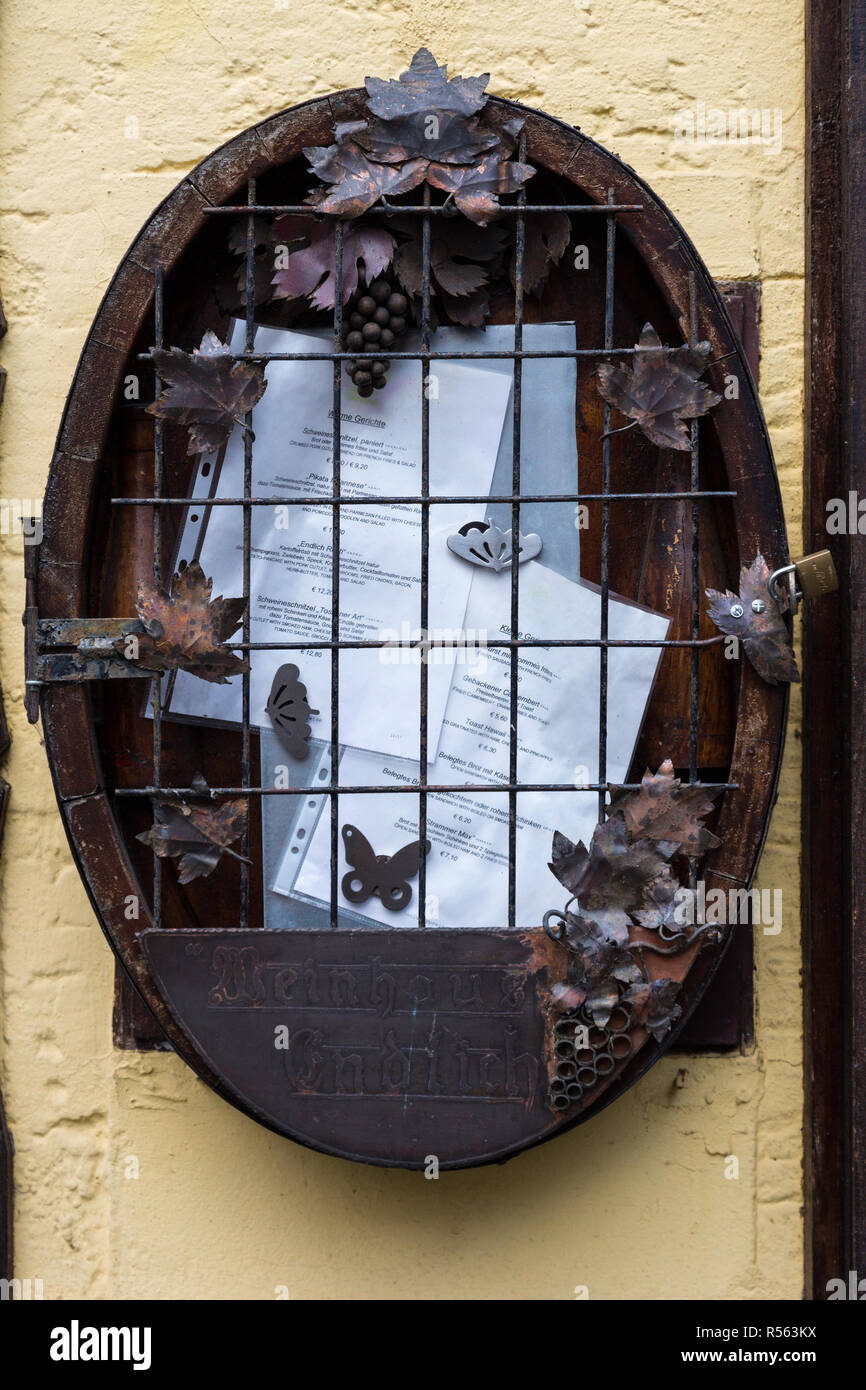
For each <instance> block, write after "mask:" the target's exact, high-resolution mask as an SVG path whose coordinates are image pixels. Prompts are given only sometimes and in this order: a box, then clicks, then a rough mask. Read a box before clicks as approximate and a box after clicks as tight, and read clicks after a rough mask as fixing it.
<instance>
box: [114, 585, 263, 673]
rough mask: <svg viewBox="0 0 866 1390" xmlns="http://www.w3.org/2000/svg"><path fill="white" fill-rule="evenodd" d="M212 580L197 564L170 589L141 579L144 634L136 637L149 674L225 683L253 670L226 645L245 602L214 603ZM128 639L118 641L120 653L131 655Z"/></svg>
mask: <svg viewBox="0 0 866 1390" xmlns="http://www.w3.org/2000/svg"><path fill="white" fill-rule="evenodd" d="M212 587H213V581H212V580H211V579H207V578H206V577H205V575H204V572H203V570H202V567H201V565H200V564H199V563H198V561H197V560H194V561H193V562H192V564H190V565H187V566H186V568H185V569H182V570H180V572H179V573H178V574H176V575H175V576H174V578H173V580H172V583H171V590H170V591H168V590H166V589H163V588H162V587H161V586H160V585H158V584H155V583H152V582H150V581H148V580H144V579H140V580H139V581H138V597H137V598H136V601H135V608H136V612H137V613H138V616H139V619H140V621H141V625H142V627H143V628H144V633H143V635H142V636H141V637H139V638H138V639H137V641H138V654H137V659H138V661H139V662H140V663H141V666H142V668H144V669H145V670H148V671H173V670H177V669H180V670H184V671H189V672H190V674H191V675H194V676H198V677H199V678H200V679H201V680H203V681H213V682H215V683H216V684H218V685H224V684H225V682H226V681H228V680H231V678H232V676H234V675H237V674H238V673H239V672H241V671H248V670H249V663H248V662H246V661H243V660H242V659H241V658H240V657H238V656H235V654H234V652H233V651H231V650H229V648H227V647H226V646H224V645H223V644H224V643H225V642H227V641H228V639H229V637H231V635H232V633H233V632H234V631H235V630H236V629H237V628H238V627H239V626H240V623H241V619H242V618H243V614H244V609H245V608H246V602H245V600H244V599H242V598H223V597H222V596H221V595H220V597H219V598H215V599H211V589H212ZM130 640H131V639H130V638H129V637H121V638H118V639H117V641H116V643H115V646H116V649H117V651H118V652H119V653H120V655H122V656H125V657H127V658H128V657H129V642H130Z"/></svg>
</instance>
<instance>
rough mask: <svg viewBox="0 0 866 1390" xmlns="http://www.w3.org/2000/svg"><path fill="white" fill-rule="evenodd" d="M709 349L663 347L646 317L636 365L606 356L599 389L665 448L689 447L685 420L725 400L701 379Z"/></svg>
mask: <svg viewBox="0 0 866 1390" xmlns="http://www.w3.org/2000/svg"><path fill="white" fill-rule="evenodd" d="M709 355H710V345H709V343H700V344H699V345H698V346H697V347H695V348H689V347H682V348H678V349H677V350H676V351H675V352H673V353H667V352H665V351H664V350H663V348H662V343H661V339H660V338H659V336H658V334H657V333H656V331H655V329H654V328H653V326H652V324H651V323H647V324H644V328H643V332H642V333H641V336H640V342H639V343H637V344H636V345H635V357H634V359H633V366H623V365H620V366H616V365H614V363H612V362H602V363H601V365H600V366H599V368H598V372H597V376H598V389H599V391H600V392H601V395H602V396H603V397H604V399H605V400H606V401H607V402H608V404H609V405H612V406H614V408H615V409H616V410H619V411H621V412H622V414H623V415H628V416H629V418H630V419H631V420H633V421H634V423H635V424H636V425H637V426H639V428H640V429H641V430H642V431H643V433H644V434H645V435H646V437H647V439H649V440H651V441H652V443H653V444H658V445H659V447H660V448H662V449H689V448H691V440H690V438H689V431H688V429H687V427H686V425H685V421H686V420H693V419H695V418H696V417H697V416H699V415H705V414H706V412H707V411H708V410H711V409H712V407H713V406H714V405H718V403H719V401H720V400H721V396H717V395H716V393H715V392H714V391H711V390H710V388H709V386H707V385H706V383H705V382H702V381H698V377H699V376H700V374H701V372H702V371H703V370H704V368H705V367H706V365H707V359H708V357H709Z"/></svg>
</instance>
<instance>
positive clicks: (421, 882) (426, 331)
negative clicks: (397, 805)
mask: <svg viewBox="0 0 866 1390" xmlns="http://www.w3.org/2000/svg"><path fill="white" fill-rule="evenodd" d="M424 209H425V211H427V212H428V213H429V209H430V185H429V184H428V183H425V184H424ZM421 346H422V348H423V350H424V352H425V354H426V353H429V351H430V218H429V216H425V218H424V220H423V222H422V223H421ZM429 388H430V358H429V357H428V356H424V357H423V358H422V359H421V499H422V504H421V631H422V633H426V632H427V628H428V626H429V612H430V593H429V583H430V508H429V505H428V499H429V497H430V389H429ZM419 675H420V682H421V685H420V691H419V699H420V705H421V708H420V727H419V733H418V759H419V770H418V839H419V840H420V841H421V845H422V852H421V855H420V857H419V861H418V926H419V927H420V929H421V930H422V931H423V930H424V929H425V928H426V926H427V856H426V854H425V853H424V852H423V846H424V844H425V843H426V840H427V694H428V682H427V662H426V661H422V662H421V663H420V671H419Z"/></svg>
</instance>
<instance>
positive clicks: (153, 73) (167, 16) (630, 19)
mask: <svg viewBox="0 0 866 1390" xmlns="http://www.w3.org/2000/svg"><path fill="white" fill-rule="evenodd" d="M0 26H2V27H0V52H2V58H0V65H2V66H0V184H2V193H0V288H2V294H3V299H4V302H5V307H6V312H7V316H8V318H9V322H10V330H9V334H8V337H7V338H6V339H5V341H4V342H3V343H2V345H0V355H2V360H3V362H4V363H5V365H6V367H7V369H8V372H9V381H8V386H7V391H6V401H5V404H4V406H3V409H2V413H0V450H2V464H0V470H2V471H0V492H2V496H3V497H4V498H7V499H9V498H16V497H17V498H27V497H36V496H41V493H42V489H43V487H44V483H45V478H46V475H47V471H48V465H49V461H50V459H51V453H52V447H53V442H54V437H55V432H56V429H57V424H58V421H59V418H60V412H61V409H62V406H63V401H64V398H65V396H66V393H67V391H68V388H69V384H70V380H71V377H72V373H73V369H74V366H75V362H76V358H77V355H78V352H79V350H80V347H81V344H82V342H83V340H84V337H85V335H86V333H87V330H88V327H89V324H90V321H91V318H92V316H93V314H94V312H95V310H96V308H97V305H98V303H99V300H100V297H101V295H102V293H103V291H104V289H105V287H106V285H107V283H108V281H109V279H110V277H111V275H112V272H113V270H114V268H115V266H116V264H117V262H118V261H119V259H120V258H121V256H122V255H123V253H124V251H125V250H126V247H127V245H128V243H129V242H130V241H131V240H132V238H133V235H134V234H135V232H136V231H137V229H138V227H139V225H140V224H141V223H142V222H143V221H144V220H145V219H146V218H147V217H148V215H149V214H150V212H151V211H152V209H153V208H154V206H155V205H156V204H157V203H158V202H159V200H160V199H161V198H162V197H163V196H164V195H165V194H166V193H167V192H168V191H169V190H170V189H171V188H172V187H173V185H174V184H175V183H176V182H177V181H178V180H179V179H180V178H181V177H182V176H183V175H184V174H185V173H186V172H187V171H188V170H189V169H190V168H191V167H192V166H193V165H194V164H195V163H196V162H197V161H198V160H199V159H201V158H202V157H203V156H204V155H206V154H207V153H208V152H209V151H210V150H211V149H212V148H213V147H215V146H217V145H219V144H220V143H221V142H222V141H224V140H226V139H227V138H228V137H230V136H231V135H233V134H234V133H236V132H238V131H240V130H242V129H244V128H245V127H246V126H247V125H250V124H252V123H253V122H254V121H258V120H260V119H261V118H262V117H264V116H267V115H268V114H269V113H271V112H273V111H275V110H278V109H280V108H281V107H283V106H287V105H291V104H293V103H295V102H297V101H300V100H302V99H304V98H307V97H310V96H314V95H318V94H321V93H324V92H327V91H330V90H333V89H335V88H339V87H344V86H355V85H358V84H359V82H360V80H361V79H362V78H363V77H364V75H365V74H367V73H368V72H373V73H376V74H382V75H386V74H396V73H397V72H398V71H400V69H401V68H402V67H403V66H405V60H407V59H408V58H409V56H410V55H411V54H412V52H413V51H414V50H415V48H417V47H418V46H419V45H420V44H422V43H424V44H428V45H429V46H430V47H431V48H432V49H433V51H434V53H435V54H436V56H437V57H438V58H439V59H440V61H442V60H447V61H448V62H449V63H450V64H451V65H452V71H455V72H464V73H476V72H481V71H484V70H486V69H488V68H489V69H490V70H491V71H492V80H491V84H490V86H491V89H492V90H493V91H495V92H497V93H500V94H502V95H505V96H510V97H514V98H517V99H519V100H521V101H524V102H528V103H530V104H532V105H536V106H540V107H541V108H543V109H546V110H548V111H550V112H552V113H553V114H556V115H558V116H561V117H564V118H565V119H566V120H570V121H572V122H574V123H575V124H579V125H581V126H582V127H583V128H584V129H585V130H586V131H587V132H588V133H589V134H591V135H592V136H594V137H595V138H597V139H598V140H600V141H601V142H602V144H604V145H606V146H607V147H608V148H611V149H613V150H615V151H616V152H617V153H618V154H619V155H621V156H622V157H623V158H624V159H625V160H626V161H627V162H628V163H629V164H631V165H633V166H634V167H635V168H636V169H637V170H638V172H639V173H641V174H642V175H643V176H645V177H646V178H647V179H648V180H649V181H650V183H651V184H652V185H653V186H654V187H655V188H656V189H657V190H658V192H659V193H660V194H661V195H662V197H663V198H664V199H665V200H666V201H667V203H668V205H669V206H670V207H671V208H672V210H673V211H674V213H675V214H676V215H677V216H678V217H679V218H680V219H681V221H682V222H683V224H684V225H685V227H686V229H687V231H688V232H689V234H690V235H691V236H692V238H693V240H694V241H695V243H696V245H697V247H698V249H699V251H700V252H701V253H702V254H703V256H704V258H705V260H706V261H707V263H708V265H709V268H710V270H711V272H712V273H713V274H715V275H716V276H718V277H720V278H736V277H744V276H760V277H761V279H762V281H763V286H764V299H763V306H764V307H763V326H762V351H763V361H762V370H761V384H762V397H763V402H764V408H765V410H766V413H767V418H768V421H769V426H770V430H771V433H772V437H773V443H774V447H775V450H776V459H777V463H778V466H779V471H780V475H781V478H782V484H783V488H784V496H785V507H786V513H787V517H788V523H789V527H790V528H791V534H792V536H794V537H796V536H798V534H799V528H800V508H801V494H800V471H801V448H802V423H801V408H802V397H801V392H802V357H803V225H802V224H803V110H804V106H803V102H804V97H803V66H804V59H803V16H802V13H801V6H800V3H799V0H764V3H762V4H760V5H758V4H757V3H755V0H728V3H726V4H725V5H723V6H720V5H717V4H713V3H711V0H631V2H630V3H624V2H623V0H606V2H605V0H510V3H507V4H506V3H503V2H502V0H500V2H499V3H492V0H475V3H473V4H471V5H468V4H466V3H465V0H439V2H438V3H436V2H435V0H313V2H310V0H308V3H303V0H291V3H290V4H287V3H283V0H244V3H239V2H238V0H195V3H193V0H96V3H94V4H92V5H89V6H85V5H82V4H80V3H77V0H4V4H3V6H2V17H0ZM699 101H703V102H705V103H706V105H707V106H708V107H724V108H730V107H734V108H739V107H743V106H745V107H749V108H759V109H760V108H766V109H769V110H775V109H777V108H778V109H780V110H781V112H782V116H783V127H782V129H783V146H782V149H781V151H780V152H778V153H774V152H772V151H771V150H770V149H763V148H759V147H756V146H753V145H731V146H726V147H718V146H717V147H714V148H700V147H697V146H683V145H680V146H675V144H674V141H673V138H672V132H673V129H674V123H675V118H676V115H677V113H678V112H679V111H680V110H681V109H683V108H691V109H695V108H696V104H697V102H699ZM130 118H136V119H137V121H138V138H137V139H134V138H132V139H131V138H128V136H127V132H128V131H129V130H130V129H131V128H132V127H133V126H134V123H132V122H130ZM0 545H2V551H0V563H2V582H0V673H2V680H3V685H4V688H5V695H6V707H7V712H8V714H9V717H10V720H11V723H12V727H13V733H14V746H13V750H12V753H11V755H10V757H9V758H8V762H7V767H6V776H7V778H8V780H10V781H11V783H12V787H13V794H12V803H11V809H10V814H9V821H8V824H7V830H6V842H5V847H4V850H3V855H2V866H0V876H2V899H0V986H2V1039H3V1040H2V1050H0V1080H2V1087H3V1091H4V1093H5V1096H6V1100H7V1105H8V1111H9V1117H10V1121H11V1125H12V1128H13V1130H14V1134H15V1142H16V1148H17V1158H16V1182H17V1199H16V1201H17V1205H16V1233H15V1234H16V1246H17V1270H16V1273H17V1274H18V1276H19V1277H21V1278H41V1279H42V1280H43V1284H44V1292H45V1296H46V1297H48V1298H71V1297H77V1296H85V1297H132V1298H138V1297H163V1298H222V1297H230V1296H242V1297H249V1298H273V1297H274V1296H275V1289H276V1288H277V1286H285V1287H286V1288H287V1290H288V1293H289V1296H290V1297H291V1298H349V1299H351V1298H361V1297H363V1298H368V1297H373V1298H445V1297H456V1298H472V1299H488V1298H525V1297H529V1298H556V1299H568V1298H572V1297H573V1296H574V1292H573V1291H574V1288H575V1286H576V1285H586V1286H588V1289H589V1295H590V1298H592V1299H598V1298H610V1297H618V1296H625V1297H629V1298H675V1297H685V1298H719V1299H725V1298H736V1297H743V1296H746V1297H752V1298H759V1299H763V1298H778V1297H790V1296H794V1297H797V1296H799V1294H800V1291H801V1284H802V1276H801V1267H802V1219H801V1160H802V1140H801V1106H802V1091H801V1083H802V1076H801V1065H800V1052H801V1029H800V993H799V990H800V983H799V923H798V844H799V803H798V792H799V741H798V738H797V734H798V728H797V725H798V720H799V702H798V699H797V692H796V691H795V692H794V701H793V706H792V719H791V726H790V728H789V739H788V748H787V753H786V760H785V767H784V775H783V778H782V786H781V795H780V798H779V803H778V805H777V808H776V811H775V814H774V817H773V822H772V827H771V833H770V838H769V842H768V846H767V850H766V853H765V855H764V861H763V865H762V869H761V878H760V882H761V883H762V884H763V885H764V886H768V887H778V886H781V887H782V888H783V890H784V912H785V916H784V929H783V931H782V933H781V934H780V935H778V936H759V937H758V941H757V957H758V1034H757V1038H758V1041H757V1047H756V1050H755V1051H754V1052H753V1053H752V1055H750V1056H747V1057H710V1056H703V1057H682V1056H675V1057H670V1058H668V1059H666V1060H664V1061H662V1062H661V1063H660V1064H659V1065H658V1066H656V1067H655V1068H654V1070H653V1071H652V1072H651V1073H650V1074H649V1076H648V1077H647V1078H646V1079H645V1080H644V1081H643V1082H641V1083H640V1084H639V1085H638V1087H637V1088H636V1089H634V1090H632V1091H631V1092H630V1093H629V1094H627V1095H626V1096H625V1097H623V1098H622V1099H621V1100H620V1101H618V1102H617V1103H616V1105H614V1106H613V1107H612V1108H611V1109H610V1110H608V1111H607V1112H605V1113H604V1114H603V1115H601V1116H600V1117H599V1118H597V1119H596V1120H594V1121H593V1122H591V1123H590V1124H589V1125H588V1126H585V1127H584V1128H582V1129H580V1130H578V1131H576V1132H574V1133H572V1134H570V1135H568V1136H566V1137H565V1138H561V1139H558V1140H556V1141H555V1142H554V1143H552V1144H549V1145H547V1146H545V1147H544V1148H543V1149H541V1150H538V1151H536V1152H533V1153H530V1154H528V1155H527V1156H525V1157H522V1158H519V1159H517V1160H516V1161H515V1162H513V1163H511V1164H509V1165H508V1166H506V1167H504V1168H501V1169H499V1168H493V1169H484V1170H479V1171H476V1172H469V1173H463V1174H459V1173H458V1174H445V1175H443V1176H442V1177H441V1178H440V1179H439V1181H438V1182H430V1181H426V1180H425V1179H424V1178H423V1177H422V1176H421V1175H418V1174H408V1173H403V1172H383V1171H380V1170H376V1169H373V1168H364V1167H360V1166H356V1165H351V1164H348V1163H344V1162H341V1161H339V1160H336V1159H329V1158H326V1157H323V1156H320V1155H317V1154H314V1153H309V1152H306V1151H304V1150H302V1149H300V1148H298V1147H296V1146H294V1145H292V1144H290V1143H288V1142H286V1141H284V1140H280V1139H278V1138H275V1137H274V1136H273V1135H270V1134H268V1133H266V1132H265V1131H264V1130H262V1129H259V1128H258V1127H257V1126H255V1125H254V1124H253V1123H252V1122H251V1121H249V1120H247V1119H245V1118H243V1117H242V1116H241V1115H239V1114H238V1113H237V1112H235V1111H233V1110H232V1109H231V1108H230V1107H228V1106H227V1105H225V1104H223V1103H222V1102H221V1101H219V1100H218V1099H217V1098H216V1097H215V1096H214V1095H213V1094H212V1093H211V1092H209V1091H208V1090H207V1089H206V1087H205V1086H204V1085H202V1084H201V1083H200V1082H199V1081H197V1080H196V1079H195V1078H194V1076H193V1074H192V1073H191V1072H190V1071H189V1070H187V1068H186V1067H185V1066H184V1065H183V1064H182V1063H181V1062H179V1061H178V1060H177V1059H176V1058H174V1057H173V1056H170V1055H162V1054H149V1055H137V1054H120V1053H115V1052H113V1051H112V1046H111V1033H110V1014H111V999H112V959H111V956H110V954H109V951H108V948H107V947H106V945H105V943H104V941H103V939H102V936H101V933H100V931H99V929H98V926H97V924H96V921H95V919H94V917H93V914H92V912H91V910H90V907H89V905H88V902H87V899H86V897H85V894H84V890H83V888H82V887H81V884H80V881H79V879H78V876H77V873H76V870H75V868H74V867H73V864H72V861H71V858H70V855H69V851H68V848H67V845H66V841H65V838H64V833H63V829H62V826H61V821H60V816H59V814H58V812H57V810H56V807H55V802H54V798H53V795H52V790H51V782H50V777H49V772H48V767H47V764H46V760H45V755H44V751H43V749H42V747H41V745H40V737H39V732H38V730H35V729H32V728H30V727H29V726H28V725H27V724H26V722H25V720H24V714H23V707H22V680H23V672H22V629H21V624H20V613H21V609H22V606H23V602H24V592H23V565H22V540H21V537H20V536H14V535H4V536H2V537H0ZM729 1154H734V1155H736V1156H737V1158H738V1159H739V1178H738V1179H737V1180H728V1179H726V1178H725V1175H724V1171H725V1156H726V1155H729ZM129 1156H135V1157H137V1159H138V1166H139V1174H140V1176H139V1177H138V1178H137V1179H134V1178H128V1177H127V1176H125V1174H126V1172H127V1171H129V1167H130V1165H128V1164H127V1163H126V1160H127V1158H128V1157H129Z"/></svg>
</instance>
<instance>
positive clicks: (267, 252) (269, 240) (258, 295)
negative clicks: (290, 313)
mask: <svg viewBox="0 0 866 1390" xmlns="http://www.w3.org/2000/svg"><path fill="white" fill-rule="evenodd" d="M248 220H249V219H248V218H239V219H238V221H237V222H236V223H235V225H234V227H233V228H232V230H231V231H230V232H229V238H228V241H229V250H230V251H231V252H232V254H233V255H235V256H237V257H238V258H239V264H238V265H237V267H236V269H235V272H234V283H235V285H236V287H237V290H238V294H239V295H240V296H241V300H242V302H243V299H244V298H245V296H246V284H247V222H248ZM273 230H274V228H273V223H272V222H270V221H269V220H268V219H267V218H266V217H254V218H253V302H254V303H255V304H266V303H267V301H268V300H269V299H270V298H271V295H272V290H271V271H272V269H273V259H272V256H273Z"/></svg>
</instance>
